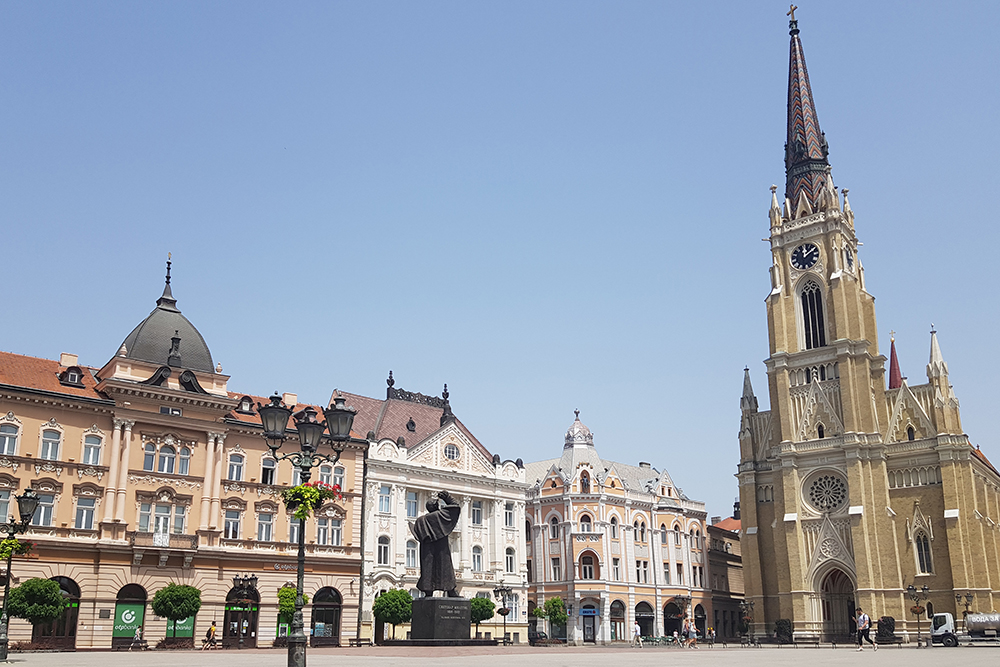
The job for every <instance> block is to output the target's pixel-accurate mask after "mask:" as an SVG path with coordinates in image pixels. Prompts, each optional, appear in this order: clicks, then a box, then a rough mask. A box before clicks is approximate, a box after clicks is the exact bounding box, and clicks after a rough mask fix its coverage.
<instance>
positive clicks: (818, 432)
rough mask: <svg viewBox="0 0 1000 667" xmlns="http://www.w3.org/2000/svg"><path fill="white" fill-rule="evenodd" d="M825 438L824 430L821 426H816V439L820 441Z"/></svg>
mask: <svg viewBox="0 0 1000 667" xmlns="http://www.w3.org/2000/svg"><path fill="white" fill-rule="evenodd" d="M825 436H826V429H825V428H823V425H822V424H819V425H817V426H816V437H817V438H819V439H820V440H822V439H823V438H824V437H825Z"/></svg>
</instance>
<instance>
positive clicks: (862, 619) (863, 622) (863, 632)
mask: <svg viewBox="0 0 1000 667" xmlns="http://www.w3.org/2000/svg"><path fill="white" fill-rule="evenodd" d="M855 613H856V614H857V616H855V617H854V620H855V621H856V622H857V624H858V650H859V651H863V650H865V649H864V644H863V643H862V642H868V643H869V644H871V645H872V650H873V651H877V650H878V644H876V643H875V642H873V641H872V638H871V637H869V636H868V633H869V632H871V629H872V619H870V618H869V617H868V614H866V613H865V612H863V611H861V607H858V608H857V609H856V610H855Z"/></svg>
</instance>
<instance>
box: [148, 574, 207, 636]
mask: <svg viewBox="0 0 1000 667" xmlns="http://www.w3.org/2000/svg"><path fill="white" fill-rule="evenodd" d="M199 609H201V591H200V590H198V589H197V588H195V587H194V586H187V585H186V584H175V583H169V584H167V585H166V586H164V587H163V588H161V589H160V590H158V591H156V595H154V596H153V613H155V614H156V615H157V616H162V617H163V618H166V619H168V620H171V621H173V623H174V637H176V636H177V621H183V620H184V619H185V618H190V617H191V616H194V615H195V614H197V613H198V610H199Z"/></svg>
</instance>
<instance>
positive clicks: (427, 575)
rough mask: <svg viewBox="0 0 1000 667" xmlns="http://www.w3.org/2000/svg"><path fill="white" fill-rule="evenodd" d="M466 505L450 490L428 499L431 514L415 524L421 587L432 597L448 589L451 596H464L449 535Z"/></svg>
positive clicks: (411, 528) (413, 527) (428, 511)
mask: <svg viewBox="0 0 1000 667" xmlns="http://www.w3.org/2000/svg"><path fill="white" fill-rule="evenodd" d="M461 512H462V508H461V507H460V506H459V504H458V502H456V501H455V499H454V498H452V497H451V494H450V493H448V492H447V491H441V492H440V493H438V494H437V496H436V497H433V498H431V499H430V500H428V501H427V514H425V515H423V516H422V517H420V518H419V519H417V520H416V521H414V522H413V523H412V524H410V530H411V531H412V532H413V535H414V536H415V537H416V538H417V539H418V540H420V580H419V581H417V589H418V590H420V591H421V592H423V594H424V595H426V596H427V597H430V596H432V595H433V594H434V591H445V592H446V593H447V595H448V597H451V598H457V597H460V596H459V594H458V591H457V590H455V568H454V567H453V566H452V564H451V548H450V547H449V545H448V535H449V534H451V531H453V530H454V529H455V526H456V525H457V524H458V517H459V515H460V514H461Z"/></svg>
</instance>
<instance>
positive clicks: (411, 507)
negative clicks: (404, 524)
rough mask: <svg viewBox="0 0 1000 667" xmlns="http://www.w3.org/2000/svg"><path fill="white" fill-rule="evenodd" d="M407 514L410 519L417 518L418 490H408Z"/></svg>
mask: <svg viewBox="0 0 1000 667" xmlns="http://www.w3.org/2000/svg"><path fill="white" fill-rule="evenodd" d="M406 516H407V518H410V519H415V518H417V492H416V491H407V492H406Z"/></svg>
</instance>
